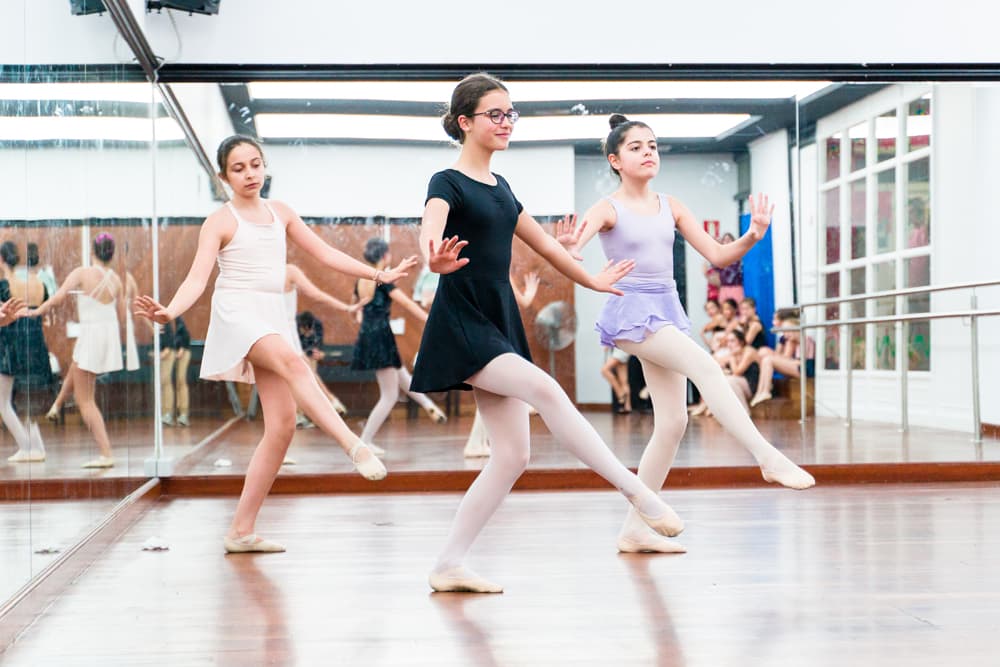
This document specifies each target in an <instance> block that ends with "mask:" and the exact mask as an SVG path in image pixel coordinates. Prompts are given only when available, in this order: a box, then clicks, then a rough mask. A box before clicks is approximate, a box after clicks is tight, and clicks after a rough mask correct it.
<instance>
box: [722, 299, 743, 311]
mask: <svg viewBox="0 0 1000 667" xmlns="http://www.w3.org/2000/svg"><path fill="white" fill-rule="evenodd" d="M722 303H723V305H727V304H728V305H729V306H730V307H731V308H732V309H733V310H739V309H740V304H738V303H736V299H726V300H725V301H723V302H722Z"/></svg>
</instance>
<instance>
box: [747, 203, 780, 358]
mask: <svg viewBox="0 0 1000 667" xmlns="http://www.w3.org/2000/svg"><path fill="white" fill-rule="evenodd" d="M749 228H750V214H749V213H744V214H743V215H741V216H740V234H745V233H746V231H747V230H748V229H749ZM743 291H744V293H745V294H746V295H747V296H750V297H753V298H754V299H755V300H756V301H757V315H759V316H760V321H761V322H762V323H763V324H764V331H765V332H766V333H767V332H768V331H769V329H770V328H771V318H772V317H773V316H774V255H773V254H772V252H771V229H770V228H768V230H767V234H765V235H764V238H762V239H761V240H760V241H759V242H758V243H757V245H755V246H754V247H753V248H751V249H750V252H748V253H747V254H746V256H744V257H743ZM748 342H749V341H748ZM767 344H768V346H769V347H772V348H773V347H774V334H771V333H767Z"/></svg>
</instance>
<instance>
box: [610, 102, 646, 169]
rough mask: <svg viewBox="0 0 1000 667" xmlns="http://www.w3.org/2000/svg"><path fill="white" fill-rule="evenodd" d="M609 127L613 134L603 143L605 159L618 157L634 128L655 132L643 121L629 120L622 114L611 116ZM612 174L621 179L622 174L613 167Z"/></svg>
mask: <svg viewBox="0 0 1000 667" xmlns="http://www.w3.org/2000/svg"><path fill="white" fill-rule="evenodd" d="M608 125H610V126H611V132H610V133H609V134H608V136H607V137H605V139H604V141H603V142H602V144H601V145H602V148H604V157H606V158H607V157H610V156H612V155H618V149H619V148H621V146H622V142H623V141H625V135H626V134H627V133H628V131H629V130H631V129H632V128H633V127H644V128H646V129H647V130H649V131H650V132H652V131H653V128H651V127H650V126H649V125H646V124H645V123H643V122H642V121H641V120H629V119H628V118H626V117H625V116H623V115H621V114H620V113H613V114H611V118H609V119H608ZM611 173H612V174H614V175H615V176H618V177H619V178H621V174H619V173H618V170H617V169H615V168H614V167H611Z"/></svg>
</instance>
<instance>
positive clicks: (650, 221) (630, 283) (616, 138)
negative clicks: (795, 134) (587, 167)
mask: <svg viewBox="0 0 1000 667" xmlns="http://www.w3.org/2000/svg"><path fill="white" fill-rule="evenodd" d="M611 128H612V129H611V133H610V134H609V135H608V138H607V139H606V141H605V147H604V152H605V155H606V156H607V158H608V162H609V163H610V165H611V170H612V171H613V172H614V173H615V174H616V175H617V176H619V177H620V178H621V187H620V188H618V190H617V191H615V192H614V194H612V195H611V196H610V197H607V198H605V199H602V200H601V201H599V202H598V203H597V204H595V205H594V206H593V207H592V208H591V209H590V210H589V211H587V214H586V216H585V217H584V223H583V224H582V225H581V226H580V227H579V228H577V227H576V225H575V223H574V222H573V221H568V222H567V223H566V224H563V225H560V227H559V229H558V231H557V235H558V238H559V241H560V242H562V243H563V245H565V246H567V247H568V248H569V249H570V251H571V252H572V253H573V254H574V255H575V256H576V257H577V258H579V257H580V255H579V249H580V248H582V247H583V245H584V244H586V243H587V241H589V240H590V239H591V238H593V236H594V235H595V234H597V233H598V232H600V235H601V244H602V246H603V247H604V253H605V255H606V256H607V257H608V259H621V258H625V257H629V258H632V259H634V260H635V269H633V271H632V272H631V273H630V274H629V275H627V276H626V277H625V278H623V279H622V280H620V281H619V282H618V283H616V284H615V287H617V288H618V289H619V290H621V291H622V292H624V295H623V296H611V297H609V298H608V301H607V304H606V305H605V306H604V309H603V310H602V311H601V315H600V319H599V320H598V322H597V330H598V331H599V332H600V334H601V343H602V344H603V345H613V346H616V347H618V348H620V349H622V350H624V351H625V352H628V353H629V354H634V355H635V356H637V357H639V359H640V361H641V362H642V367H643V372H644V374H645V376H646V386H647V387H648V388H649V392H650V395H651V397H652V400H653V410H654V412H655V415H656V416H655V420H654V422H655V423H654V427H653V435H652V437H651V438H650V441H649V444H648V445H647V446H646V451H645V452H644V454H643V456H642V460H641V461H640V462H639V477H640V478H641V479H642V481H643V482H645V483H646V484H647V485H648V486H649V487H650V488H651V489H653V490H657V491H658V490H659V489H661V488H662V487H663V483H664V481H666V478H667V473H668V472H669V470H670V466H671V464H672V463H673V460H674V455H675V454H676V452H677V447H678V445H679V444H680V439H681V436H682V435H683V434H684V429H685V428H686V426H687V413H686V411H685V399H686V393H687V392H686V381H685V379H686V378H691V380H692V381H693V382H694V383H695V384H696V385H697V386H698V389H699V390H700V391H701V394H702V396H704V397H705V399H706V400H707V402H708V405H709V407H710V408H711V410H712V412H713V413H714V414H715V416H716V417H717V418H718V419H719V421H720V422H721V423H722V425H723V426H724V427H725V428H726V430H728V431H729V432H730V433H732V434H733V435H735V436H736V437H737V439H738V440H739V441H740V443H741V444H742V445H743V446H744V447H746V448H747V450H748V451H749V452H750V453H751V454H752V455H753V456H754V458H755V459H756V460H757V462H758V463H759V464H760V467H761V471H762V472H763V475H764V479H765V480H767V481H769V482H777V483H779V484H782V485H784V486H788V487H791V488H795V489H805V488H808V487H810V486H812V485H813V484H815V483H816V482H815V480H814V479H813V477H812V475H810V474H809V473H807V472H806V471H805V470H802V469H801V468H799V467H798V466H797V465H795V464H794V463H793V462H792V461H790V460H789V459H788V458H786V457H785V456H784V455H783V454H782V453H781V452H779V451H778V450H777V449H775V448H774V447H773V446H772V445H771V444H770V443H768V442H767V441H766V440H765V439H764V438H763V436H761V434H760V432H759V431H758V430H757V429H756V428H755V427H754V425H753V422H751V421H750V417H749V416H748V415H747V413H746V410H745V409H744V408H743V407H742V406H741V405H740V402H739V400H737V398H736V395H735V394H734V393H733V391H732V389H731V388H730V386H729V383H728V382H727V380H726V377H725V376H724V375H723V372H722V369H721V368H720V367H719V365H718V364H717V363H716V362H715V361H713V360H712V358H711V357H710V356H709V355H708V353H707V352H705V350H703V349H702V348H701V347H699V346H698V345H697V344H696V343H695V342H694V341H693V340H692V339H691V338H690V337H689V336H688V333H689V331H690V328H691V323H690V321H688V318H687V315H685V313H684V309H683V307H682V306H681V303H680V300H679V299H678V297H677V286H676V284H675V283H674V275H673V271H674V268H673V243H674V233H675V230H679V231H680V232H681V233H682V234H683V235H684V238H685V239H686V240H687V241H688V243H690V244H691V245H692V246H694V248H695V249H696V250H698V252H700V253H701V254H702V255H704V257H705V258H706V259H707V260H709V261H710V262H711V263H712V264H714V265H715V266H729V265H730V264H732V263H733V262H735V261H737V260H738V259H740V258H741V257H742V256H743V255H745V254H746V252H747V251H748V250H750V248H751V247H752V246H753V245H754V244H755V243H756V242H757V241H758V240H760V239H761V237H762V236H763V235H764V232H766V231H767V227H768V224H769V223H770V218H771V212H772V211H773V208H774V207H773V206H770V207H769V206H768V200H767V197H761V198H759V200H758V201H754V199H753V197H751V198H750V210H751V216H752V217H751V224H750V229H749V231H748V232H747V233H746V234H744V235H743V236H742V237H741V238H740V239H738V240H736V241H734V242H732V243H729V244H726V245H722V244H720V243H718V242H717V241H715V239H713V238H712V237H711V236H709V235H708V233H707V232H705V231H704V230H703V229H702V227H701V226H700V225H699V224H698V222H697V220H696V219H695V218H694V216H693V215H692V214H691V212H690V211H689V210H688V209H687V207H685V206H684V204H682V203H681V202H679V201H678V200H676V199H675V198H673V197H671V196H668V195H663V194H659V193H656V192H653V191H652V190H651V189H650V187H649V183H650V181H651V180H652V179H653V178H654V177H655V176H656V175H657V173H658V172H659V169H660V157H659V153H658V152H657V147H656V136H655V135H654V134H653V131H652V130H651V129H650V128H649V127H648V126H647V125H645V124H644V123H641V122H638V121H629V120H627V119H626V118H625V117H624V116H621V115H619V114H615V115H614V116H612V117H611ZM637 519H638V517H636V516H633V515H632V514H629V517H628V519H627V520H626V522H625V526H624V527H623V528H622V531H621V533H620V535H619V538H618V548H619V550H620V551H625V552H668V551H676V548H675V547H674V546H673V545H672V544H671V543H670V541H669V540H667V539H666V538H664V537H661V536H659V535H656V534H654V533H653V532H652V531H650V530H648V529H647V528H646V527H645V526H644V525H642V523H641V522H639V521H637Z"/></svg>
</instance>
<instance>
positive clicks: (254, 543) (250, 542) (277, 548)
mask: <svg viewBox="0 0 1000 667" xmlns="http://www.w3.org/2000/svg"><path fill="white" fill-rule="evenodd" d="M222 545H223V546H224V547H225V548H226V553H228V554H246V553H280V552H282V551H284V550H285V547H283V546H281V545H280V544H278V543H277V542H271V541H270V540H265V539H263V538H261V537H257V535H256V534H254V533H251V534H250V535H244V536H243V537H229V536H228V535H226V536H225V537H223V538H222Z"/></svg>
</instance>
